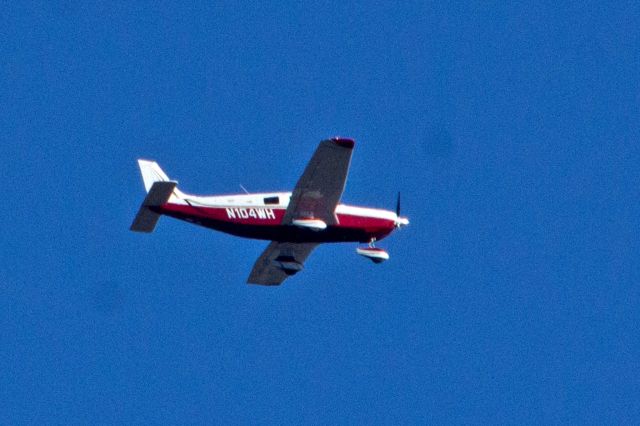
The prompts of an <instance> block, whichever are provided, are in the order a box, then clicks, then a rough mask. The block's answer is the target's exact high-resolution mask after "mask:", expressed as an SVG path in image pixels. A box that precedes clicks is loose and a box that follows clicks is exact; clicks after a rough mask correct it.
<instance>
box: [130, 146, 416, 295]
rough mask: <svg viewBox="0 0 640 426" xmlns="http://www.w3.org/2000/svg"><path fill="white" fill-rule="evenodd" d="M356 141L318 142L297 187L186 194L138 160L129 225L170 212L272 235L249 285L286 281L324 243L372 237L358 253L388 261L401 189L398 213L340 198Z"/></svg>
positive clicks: (235, 230) (244, 232) (149, 227)
mask: <svg viewBox="0 0 640 426" xmlns="http://www.w3.org/2000/svg"><path fill="white" fill-rule="evenodd" d="M354 144H355V143H354V141H353V140H352V139H347V138H341V137H335V138H332V139H328V140H324V141H322V142H320V145H319V146H318V148H317V149H316V151H315V153H314V154H313V157H312V158H311V161H310V162H309V164H308V165H307V168H306V169H305V171H304V173H303V174H302V177H301V178H300V179H299V180H298V183H297V184H296V186H295V188H294V190H293V193H291V192H269V193H260V194H240V195H219V196H207V197H203V196H196V195H188V194H185V193H183V192H182V191H180V190H179V189H178V188H177V187H176V186H177V184H178V182H176V181H172V180H170V179H169V177H168V176H167V175H166V174H165V173H164V172H163V171H162V169H161V168H160V166H158V164H157V163H156V162H154V161H147V160H138V165H139V166H140V171H141V172H142V179H143V180H144V186H145V189H146V190H147V196H146V198H145V199H144V201H143V202H142V205H141V206H140V210H139V211H138V214H137V215H136V217H135V219H134V221H133V224H132V225H131V228H130V229H131V230H132V231H137V232H152V231H153V230H154V228H155V226H156V223H157V222H158V219H159V218H160V216H161V215H166V216H171V217H174V218H177V219H181V220H185V221H187V222H191V223H195V224H197V225H201V226H204V227H207V228H211V229H215V230H217V231H222V232H226V233H228V234H232V235H236V236H239V237H245V238H253V239H260V240H269V241H271V243H270V244H269V245H268V246H267V248H266V250H265V251H264V252H263V253H262V255H261V256H260V257H259V258H258V260H257V261H256V263H255V265H254V266H253V270H252V271H251V274H250V275H249V279H248V280H247V282H248V283H250V284H261V285H279V284H281V283H282V282H283V281H284V280H285V279H286V278H287V277H289V276H291V275H293V274H295V273H297V272H299V271H301V270H302V268H303V263H304V261H305V260H306V259H307V257H308V256H309V254H310V253H311V251H312V250H313V249H314V248H315V247H316V246H317V245H318V244H321V243H336V242H359V243H368V246H365V247H358V248H357V249H356V252H357V253H358V254H360V255H362V256H364V257H367V258H369V259H371V260H372V261H373V262H375V263H380V262H383V261H385V260H387V259H389V254H388V253H387V252H386V251H384V250H383V249H381V248H379V247H376V246H375V242H376V241H379V240H381V239H383V238H385V237H386V236H387V235H389V234H390V233H391V232H392V231H393V230H395V229H396V228H400V227H402V226H405V225H408V224H409V220H408V219H407V218H405V217H401V216H400V194H398V200H397V203H396V211H395V212H393V211H389V210H381V209H372V208H365V207H356V206H348V205H346V204H341V203H340V197H341V196H342V192H343V191H344V187H345V183H346V180H347V173H348V171H349V164H350V163H351V153H352V152H353V147H354Z"/></svg>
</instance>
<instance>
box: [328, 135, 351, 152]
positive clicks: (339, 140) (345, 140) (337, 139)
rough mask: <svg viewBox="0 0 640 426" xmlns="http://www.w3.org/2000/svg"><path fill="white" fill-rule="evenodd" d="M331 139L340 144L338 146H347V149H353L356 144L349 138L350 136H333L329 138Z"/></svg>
mask: <svg viewBox="0 0 640 426" xmlns="http://www.w3.org/2000/svg"><path fill="white" fill-rule="evenodd" d="M331 140H332V141H333V143H335V144H336V145H340V146H343V147H345V148H349V149H353V147H354V145H355V144H356V141H354V140H353V139H351V138H342V137H340V136H336V137H334V138H331Z"/></svg>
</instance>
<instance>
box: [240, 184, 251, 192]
mask: <svg viewBox="0 0 640 426" xmlns="http://www.w3.org/2000/svg"><path fill="white" fill-rule="evenodd" d="M240 188H242V190H243V191H244V193H245V194H248V193H249V191H247V188H245V187H244V186H242V184H240Z"/></svg>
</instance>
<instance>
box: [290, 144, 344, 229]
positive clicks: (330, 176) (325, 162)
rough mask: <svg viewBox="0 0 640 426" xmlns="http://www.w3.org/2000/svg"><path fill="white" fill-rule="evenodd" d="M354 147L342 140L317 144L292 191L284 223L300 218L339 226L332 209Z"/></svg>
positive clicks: (342, 183) (336, 203)
mask: <svg viewBox="0 0 640 426" xmlns="http://www.w3.org/2000/svg"><path fill="white" fill-rule="evenodd" d="M353 145H354V142H353V140H351V139H341V138H333V139H329V140H324V141H322V142H320V145H319V146H318V148H317V149H316V152H315V153H314V154H313V157H311V161H310V162H309V164H308V165H307V168H306V169H305V170H304V173H303V174H302V177H300V180H298V183H297V184H296V187H295V189H294V190H293V194H292V195H291V201H290V202H289V206H288V208H287V211H286V212H285V215H284V218H283V220H282V223H283V224H291V223H292V222H293V220H295V219H299V218H314V219H321V220H322V221H324V222H325V223H326V224H327V225H335V224H337V223H338V219H337V217H336V215H335V210H336V206H337V205H338V202H339V201H340V197H341V196H342V192H343V191H344V186H345V183H346V181H347V173H348V172H349V164H350V163H351V153H352V152H353Z"/></svg>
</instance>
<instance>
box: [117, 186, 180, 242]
mask: <svg viewBox="0 0 640 426" xmlns="http://www.w3.org/2000/svg"><path fill="white" fill-rule="evenodd" d="M177 184H178V183H177V182H174V181H157V182H154V183H153V185H152V186H151V189H149V193H148V194H147V196H146V197H145V199H144V201H143V202H142V205H141V206H140V210H138V214H137V215H136V218H135V219H134V220H133V223H132V224H131V228H129V229H131V230H132V231H136V232H153V230H154V229H155V227H156V224H157V223H158V219H160V213H156V212H154V211H153V210H152V209H150V207H160V206H162V205H163V204H165V203H166V202H167V201H168V200H169V198H170V197H171V194H172V193H173V190H174V189H175V188H176V185H177Z"/></svg>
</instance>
